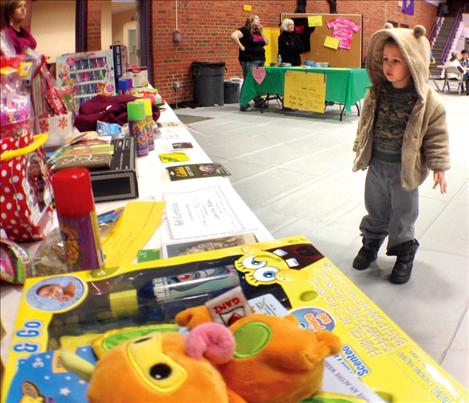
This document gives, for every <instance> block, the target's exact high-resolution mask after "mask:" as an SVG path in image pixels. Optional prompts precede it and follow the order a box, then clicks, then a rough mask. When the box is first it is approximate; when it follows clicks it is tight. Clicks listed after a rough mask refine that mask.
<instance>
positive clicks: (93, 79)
mask: <svg viewBox="0 0 469 403" xmlns="http://www.w3.org/2000/svg"><path fill="white" fill-rule="evenodd" d="M56 73H57V83H58V85H59V86H60V87H69V88H73V91H74V95H75V96H74V98H75V105H76V109H75V112H78V109H79V107H80V105H81V104H82V103H84V102H86V101H88V100H90V99H91V98H93V97H95V96H96V95H98V94H102V95H115V94H116V83H115V77H114V61H113V56H112V50H102V51H96V52H83V53H67V54H65V55H62V56H59V57H58V58H57V72H56Z"/></svg>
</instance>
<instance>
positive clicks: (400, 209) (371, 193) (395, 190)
mask: <svg viewBox="0 0 469 403" xmlns="http://www.w3.org/2000/svg"><path fill="white" fill-rule="evenodd" d="M418 197H419V193H418V188H417V189H414V190H412V191H410V192H408V191H405V190H404V189H402V187H401V164H400V163H391V162H384V161H380V160H378V159H376V158H373V159H372V160H371V162H370V166H369V167H368V173H367V175H366V181H365V208H366V211H367V212H368V215H366V216H364V217H363V219H362V221H361V223H360V231H361V234H362V237H364V238H370V239H384V238H385V237H386V236H389V239H388V246H387V249H388V250H389V249H390V248H392V247H393V246H396V245H399V244H401V243H404V242H407V241H411V240H413V239H414V234H415V228H414V225H415V221H416V220H417V217H418V214H419V199H418Z"/></svg>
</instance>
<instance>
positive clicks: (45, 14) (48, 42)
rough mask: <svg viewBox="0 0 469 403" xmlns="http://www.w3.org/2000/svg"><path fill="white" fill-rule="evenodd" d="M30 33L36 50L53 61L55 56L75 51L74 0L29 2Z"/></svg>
mask: <svg viewBox="0 0 469 403" xmlns="http://www.w3.org/2000/svg"><path fill="white" fill-rule="evenodd" d="M31 5H32V10H31V33H32V34H33V36H34V38H36V41H37V48H36V50H37V51H38V52H39V53H42V54H44V55H46V56H48V57H49V58H50V59H49V60H48V61H49V62H55V59H56V57H57V56H60V55H63V54H64V53H73V52H75V11H76V10H75V7H76V6H75V0H70V1H50V0H40V1H33V2H32V3H31Z"/></svg>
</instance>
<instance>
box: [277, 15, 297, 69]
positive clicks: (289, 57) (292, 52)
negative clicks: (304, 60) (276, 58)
mask: <svg viewBox="0 0 469 403" xmlns="http://www.w3.org/2000/svg"><path fill="white" fill-rule="evenodd" d="M280 31H281V34H280V36H279V37H278V53H279V55H280V57H281V58H282V63H290V64H291V65H292V66H301V56H300V55H301V53H302V52H303V43H302V42H301V39H300V37H299V36H298V34H297V33H296V32H295V23H294V22H293V20H291V19H290V18H285V19H284V20H283V21H282V24H281V26H280Z"/></svg>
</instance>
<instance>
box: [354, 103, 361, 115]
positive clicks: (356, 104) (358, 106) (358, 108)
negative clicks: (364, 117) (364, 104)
mask: <svg viewBox="0 0 469 403" xmlns="http://www.w3.org/2000/svg"><path fill="white" fill-rule="evenodd" d="M355 106H356V107H357V113H358V116H360V103H359V102H356V103H355Z"/></svg>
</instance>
